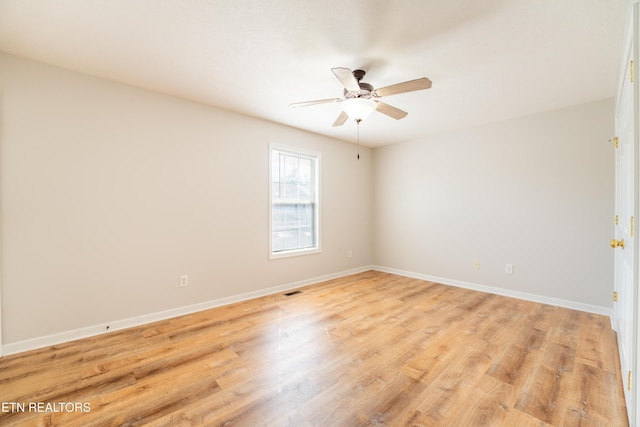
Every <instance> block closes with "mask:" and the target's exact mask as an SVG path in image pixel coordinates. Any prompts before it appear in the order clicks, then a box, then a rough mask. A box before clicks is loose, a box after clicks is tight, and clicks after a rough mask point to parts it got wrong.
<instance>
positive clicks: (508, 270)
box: [504, 264, 513, 274]
mask: <svg viewBox="0 0 640 427" xmlns="http://www.w3.org/2000/svg"><path fill="white" fill-rule="evenodd" d="M504 272H505V273H507V274H513V265H512V264H505V265H504Z"/></svg>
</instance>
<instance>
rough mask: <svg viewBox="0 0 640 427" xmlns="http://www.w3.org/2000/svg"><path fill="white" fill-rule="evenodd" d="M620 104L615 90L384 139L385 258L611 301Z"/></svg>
mask: <svg viewBox="0 0 640 427" xmlns="http://www.w3.org/2000/svg"><path fill="white" fill-rule="evenodd" d="M613 112H614V107H613V100H606V101H601V102H595V103H590V104H586V105H580V106H576V107H572V108H566V109H562V110H557V111H551V112H546V113H543V114H537V115H534V116H529V117H525V118H521V119H517V120H510V121H507V122H503V123H498V124H493V125H488V126H483V127H477V128H474V129H469V130H465V131H460V132H455V133H450V134H446V135H439V136H433V137H430V138H425V139H424V140H420V141H414V142H407V143H403V144H398V145H392V146H386V147H383V148H379V149H376V150H375V152H374V171H375V175H374V180H375V185H374V205H375V208H374V211H375V219H374V230H375V232H374V262H375V264H377V265H379V266H382V267H385V268H389V269H396V270H400V271H404V272H410V273H412V274H417V275H428V276H433V277H439V278H444V279H447V280H449V281H451V282H453V283H455V282H456V281H459V282H465V283H469V284H474V285H475V284H477V285H484V286H490V287H494V288H497V289H503V290H507V291H508V292H516V293H527V294H532V295H539V296H544V297H548V298H552V299H559V300H567V301H573V302H578V303H581V304H587V305H593V306H599V307H604V308H605V309H606V310H608V309H609V308H610V307H611V295H612V289H613V285H612V279H613V253H612V250H611V248H609V246H608V241H609V239H610V238H611V237H612V236H613V234H612V233H613V215H614V152H613V147H612V144H610V143H608V142H607V141H608V140H609V139H611V138H612V136H613V132H614V129H613ZM476 260H477V261H480V269H475V268H474V265H473V263H474V261H476ZM507 263H509V264H512V265H513V274H512V275H508V274H505V272H504V268H505V264H507Z"/></svg>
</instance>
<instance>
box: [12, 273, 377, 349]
mask: <svg viewBox="0 0 640 427" xmlns="http://www.w3.org/2000/svg"><path fill="white" fill-rule="evenodd" d="M371 269H372V267H371V266H364V267H360V268H355V269H351V270H346V271H342V272H339V273H333V274H328V275H325V276H320V277H314V278H311V279H305V280H300V281H297V282H292V283H287V284H285V285H280V286H274V287H270V288H266V289H260V290H258V291H253V292H246V293H243V294H239V295H233V296H230V297H225V298H219V299H216V300H212V301H205V302H201V303H197V304H192V305H188V306H184V307H177V308H173V309H170V310H165V311H160V312H157V313H149V314H143V315H141V316H137V317H130V318H128V319H121V320H115V321H113V322H107V323H102V324H99V325H93V326H87V327H84V328H79V329H74V330H70V331H64V332H59V333H56V334H51V335H45V336H42V337H37V338H31V339H28V340H24V341H17V342H14V343H9V344H4V345H3V346H2V351H1V352H0V355H3V356H7V355H10V354H16V353H22V352H24V351H29V350H35V349H38V348H42V347H48V346H51V345H56V344H61V343H64V342H68V341H73V340H77V339H81V338H87V337H92V336H96V335H100V334H104V333H109V332H113V331H117V330H121V329H126V328H130V327H133V326H139V325H144V324H147V323H152V322H157V321H159V320H165V319H170V318H172V317H177V316H183V315H185V314H191V313H196V312H198V311H203V310H208V309H211V308H216V307H221V306H224V305H229V304H233V303H236V302H241V301H246V300H250V299H253V298H259V297H263V296H266V295H272V294H277V293H280V292H285V291H289V290H292V289H295V288H300V287H302V286H307V285H313V284H315V283H320V282H325V281H327V280H332V279H337V278H340V277H344V276H349V275H352V274H357V273H362V272H364V271H369V270H371Z"/></svg>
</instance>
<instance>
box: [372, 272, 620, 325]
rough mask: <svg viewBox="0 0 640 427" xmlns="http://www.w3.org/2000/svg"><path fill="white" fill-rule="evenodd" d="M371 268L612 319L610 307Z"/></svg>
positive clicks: (425, 275)
mask: <svg viewBox="0 0 640 427" xmlns="http://www.w3.org/2000/svg"><path fill="white" fill-rule="evenodd" d="M371 268H372V269H373V270H377V271H382V272H384V273H390V274H397V275H399V276H406V277H411V278H414V279H421V280H427V281H430V282H436V283H442V284H443V285H451V286H456V287H459V288H465V289H471V290H474V291H480V292H486V293H490V294H495V295H502V296H505V297H511V298H517V299H521V300H525V301H532V302H539V303H542V304H549V305H554V306H556V307H563V308H570V309H572V310H579V311H585V312H587V313H595V314H601V315H603V316H607V317H609V318H610V317H611V308H608V307H600V306H597V305H590V304H584V303H580V302H576V301H569V300H564V299H560V298H552V297H546V296H543V295H536V294H529V293H526V292H518V291H512V290H509V289H504V288H496V287H493V286H486V285H479V284H477V283H469V282H463V281H460V280H453V279H446V278H443V277H436V276H430V275H428V274H420V273H414V272H411V271H405V270H398V269H395V268H388V267H382V266H379V265H374V266H371Z"/></svg>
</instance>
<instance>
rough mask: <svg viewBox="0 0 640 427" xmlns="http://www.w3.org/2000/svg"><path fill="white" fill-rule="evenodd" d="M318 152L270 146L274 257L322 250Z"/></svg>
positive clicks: (272, 253)
mask: <svg viewBox="0 0 640 427" xmlns="http://www.w3.org/2000/svg"><path fill="white" fill-rule="evenodd" d="M318 164H319V156H318V155H317V154H313V153H306V152H300V151H298V150H295V149H288V148H283V147H275V146H271V174H270V184H271V191H270V198H271V221H270V222H271V238H270V243H271V258H277V257H282V256H291V255H302V254H308V253H313V252H319V251H320V242H319V237H318V236H319V232H318V230H319V215H318V212H319V209H318V205H319V203H318V199H319V197H318V169H319V167H318Z"/></svg>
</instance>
